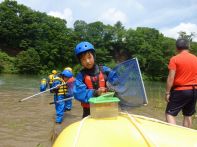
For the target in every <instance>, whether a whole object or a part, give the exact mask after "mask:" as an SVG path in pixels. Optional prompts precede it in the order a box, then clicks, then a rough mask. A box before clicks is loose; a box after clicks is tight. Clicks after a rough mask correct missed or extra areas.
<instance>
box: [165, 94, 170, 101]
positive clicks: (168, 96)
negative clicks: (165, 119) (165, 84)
mask: <svg viewBox="0 0 197 147" xmlns="http://www.w3.org/2000/svg"><path fill="white" fill-rule="evenodd" d="M169 99H170V93H166V95H165V100H166V102H167V103H168V102H169V101H170V100H169Z"/></svg>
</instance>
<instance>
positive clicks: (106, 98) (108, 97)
mask: <svg viewBox="0 0 197 147" xmlns="http://www.w3.org/2000/svg"><path fill="white" fill-rule="evenodd" d="M113 95H114V92H107V93H106V94H103V95H101V96H99V97H92V98H90V99H89V103H92V104H99V103H110V102H119V101H120V99H119V98H117V97H113Z"/></svg>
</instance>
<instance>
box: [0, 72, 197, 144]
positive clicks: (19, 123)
mask: <svg viewBox="0 0 197 147" xmlns="http://www.w3.org/2000/svg"><path fill="white" fill-rule="evenodd" d="M40 79H41V77H37V76H19V75H0V147H51V146H52V144H53V142H54V141H55V139H56V138H57V136H58V134H59V133H60V132H61V131H62V130H63V129H64V128H65V127H66V126H68V125H69V124H71V123H73V122H76V121H79V120H81V116H82V108H81V106H80V103H79V102H78V101H76V100H73V108H72V110H71V111H69V112H65V115H64V121H63V123H62V124H61V125H59V124H55V123H54V122H55V108H54V105H49V103H50V102H52V101H53V94H51V93H49V92H46V93H44V94H42V95H39V96H36V97H34V98H31V99H29V100H26V101H23V102H18V101H19V100H21V99H23V98H25V97H28V96H31V95H34V94H36V93H39V82H40ZM151 87H152V86H151ZM158 87H159V86H158V85H156V86H153V88H151V89H148V88H147V91H148V97H158V96H159V95H160V93H156V92H155V91H162V89H160V87H159V89H158ZM149 88H150V87H149ZM155 88H156V89H155ZM164 106H165V102H164V101H161V100H159V98H158V99H150V101H149V104H148V105H147V106H146V107H139V108H135V109H127V110H128V112H129V113H132V114H139V115H144V116H148V117H152V118H157V119H160V120H164ZM122 111H123V110H122ZM178 123H179V124H180V123H181V119H178ZM194 124H197V119H196V118H195V119H194ZM196 128H197V127H196Z"/></svg>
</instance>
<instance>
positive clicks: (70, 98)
mask: <svg viewBox="0 0 197 147" xmlns="http://www.w3.org/2000/svg"><path fill="white" fill-rule="evenodd" d="M72 99H74V97H73V96H72V97H69V98H65V99H63V100H59V101H55V102H50V103H49V104H50V105H52V104H55V103H60V102H64V101H68V100H72Z"/></svg>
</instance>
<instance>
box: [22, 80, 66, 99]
mask: <svg viewBox="0 0 197 147" xmlns="http://www.w3.org/2000/svg"><path fill="white" fill-rule="evenodd" d="M65 84H66V83H64V84H60V85H57V86H55V87H52V88H50V89H47V90H45V91H42V92H39V93H36V94H34V95H32V96H28V97H26V98H23V99H21V100H19V102H23V101H26V100H28V99H30V98H33V97H35V96H37V95H40V94H43V93H45V92H47V91H50V90H53V89H55V88H57V87H58V86H62V85H65Z"/></svg>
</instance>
